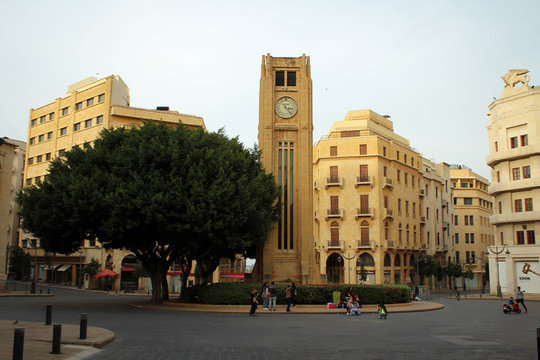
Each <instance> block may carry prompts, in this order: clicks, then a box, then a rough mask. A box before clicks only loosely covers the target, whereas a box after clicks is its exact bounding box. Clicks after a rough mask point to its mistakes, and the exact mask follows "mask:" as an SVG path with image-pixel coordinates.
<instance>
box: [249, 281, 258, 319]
mask: <svg viewBox="0 0 540 360" xmlns="http://www.w3.org/2000/svg"><path fill="white" fill-rule="evenodd" d="M258 295H259V294H258V293H257V289H256V288H253V290H251V299H250V302H251V310H250V311H249V316H257V315H255V311H257V305H258V304H259V302H258V301H257V296H258Z"/></svg>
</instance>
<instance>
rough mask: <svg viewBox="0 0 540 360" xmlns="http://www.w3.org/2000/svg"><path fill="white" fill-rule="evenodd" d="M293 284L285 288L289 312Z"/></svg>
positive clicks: (289, 310) (288, 310)
mask: <svg viewBox="0 0 540 360" xmlns="http://www.w3.org/2000/svg"><path fill="white" fill-rule="evenodd" d="M291 296H292V295H291V286H290V285H287V288H286V289H285V301H287V312H291V300H292V299H291Z"/></svg>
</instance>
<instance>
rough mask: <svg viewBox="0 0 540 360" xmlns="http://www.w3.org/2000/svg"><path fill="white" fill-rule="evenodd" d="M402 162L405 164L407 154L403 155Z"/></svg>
mask: <svg viewBox="0 0 540 360" xmlns="http://www.w3.org/2000/svg"><path fill="white" fill-rule="evenodd" d="M403 162H404V163H407V154H403Z"/></svg>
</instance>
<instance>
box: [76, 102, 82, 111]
mask: <svg viewBox="0 0 540 360" xmlns="http://www.w3.org/2000/svg"><path fill="white" fill-rule="evenodd" d="M81 109H82V101H81V102H78V103H76V104H75V111H77V110H81Z"/></svg>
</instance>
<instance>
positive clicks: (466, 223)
mask: <svg viewBox="0 0 540 360" xmlns="http://www.w3.org/2000/svg"><path fill="white" fill-rule="evenodd" d="M465 225H466V226H467V225H469V216H468V215H465Z"/></svg>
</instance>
